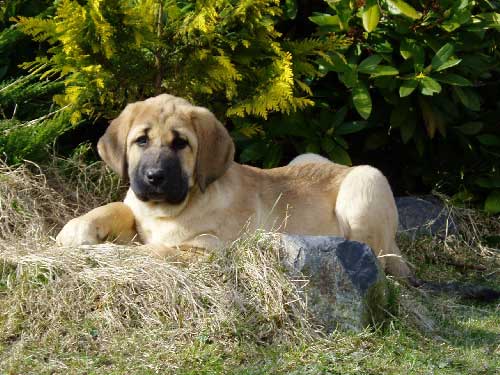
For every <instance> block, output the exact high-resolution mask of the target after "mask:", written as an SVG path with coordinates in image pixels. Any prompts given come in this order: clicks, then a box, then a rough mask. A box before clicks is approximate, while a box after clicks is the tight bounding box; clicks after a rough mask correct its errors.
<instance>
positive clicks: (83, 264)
mask: <svg viewBox="0 0 500 375" xmlns="http://www.w3.org/2000/svg"><path fill="white" fill-rule="evenodd" d="M66 167H67V168H68V169H69V172H70V173H68V171H64V170H63V173H61V172H60V171H61V169H60V168H57V169H53V168H52V166H50V167H49V168H48V170H47V172H45V173H42V171H41V170H40V169H39V168H38V167H37V166H35V165H25V166H21V167H18V168H15V169H13V168H9V167H7V166H5V165H2V166H1V167H0V179H1V180H2V184H1V185H0V214H1V218H0V238H1V239H2V241H1V242H0V260H1V264H0V267H2V268H1V275H0V280H1V284H0V293H1V294H0V296H1V298H0V311H1V312H2V316H1V324H0V337H3V338H4V343H5V342H11V343H17V344H18V345H29V344H33V343H37V345H51V344H50V343H53V342H57V343H58V344H57V345H58V346H59V347H60V348H63V349H64V350H73V349H75V348H76V347H78V345H79V342H80V341H81V337H80V336H81V335H83V336H88V337H87V338H86V339H89V338H90V339H91V338H92V335H99V336H100V337H101V338H108V339H109V338H111V337H112V336H113V335H115V334H117V333H119V332H127V330H129V329H135V328H139V329H141V328H147V329H148V330H152V331H156V330H161V331H163V332H165V331H168V332H169V334H170V336H171V339H172V340H178V339H179V337H182V338H183V339H184V340H187V341H189V340H190V338H194V337H197V336H198V335H199V334H200V332H203V333H204V334H206V335H208V336H209V337H211V338H212V339H213V338H218V339H221V338H223V337H226V338H227V337H231V336H235V335H245V336H251V337H253V339H254V340H255V341H257V342H279V341H283V340H285V341H286V340H288V339H290V338H292V337H298V336H300V337H308V336H309V337H312V336H314V335H315V332H314V330H313V327H312V326H311V324H310V323H309V322H308V320H307V314H306V313H305V311H306V309H305V305H304V302H303V300H302V299H301V298H300V291H299V288H298V287H297V286H296V285H295V284H294V283H293V282H292V281H290V280H289V279H288V278H287V277H286V276H285V275H284V273H283V272H281V271H280V266H279V259H278V254H277V252H276V251H275V250H273V248H274V247H273V246H272V244H273V242H274V241H275V239H274V237H273V235H272V234H264V233H258V234H256V235H252V236H248V237H243V238H242V239H240V240H239V241H237V242H235V243H234V244H233V245H232V246H231V247H229V248H227V249H219V250H214V251H213V252H212V253H211V254H209V255H208V256H207V258H206V259H204V260H202V261H199V262H196V263H193V264H190V265H186V264H180V263H168V262H165V261H162V260H158V259H154V258H151V257H148V256H144V255H139V254H137V253H136V252H135V251H134V247H133V246H129V247H127V246H117V245H113V244H104V245H99V246H87V247H82V248H78V249H74V248H58V247H56V246H55V244H54V242H53V239H51V238H50V236H49V235H48V234H52V235H54V234H55V233H56V232H57V230H59V229H60V228H61V226H62V225H63V224H64V223H65V222H66V221H67V220H68V219H69V218H71V217H74V216H75V214H77V213H79V212H82V211H86V210H88V209H89V208H90V207H93V206H95V205H97V204H100V203H101V200H102V201H106V200H107V199H109V197H110V196H111V195H112V194H113V191H112V190H111V189H110V188H109V184H108V183H107V182H106V181H105V182H103V183H102V184H103V185H105V186H108V189H107V190H105V194H104V197H103V196H102V195H98V194H96V192H98V191H99V192H101V189H100V183H99V182H97V183H96V182H95V181H96V180H95V178H92V176H95V174H99V173H101V172H100V168H101V166H100V165H95V166H94V167H91V168H89V167H87V166H86V167H85V168H86V169H85V170H84V171H83V172H82V171H80V170H79V166H78V165H75V164H74V163H73V164H71V165H69V166H68V165H67V166H66ZM92 168H97V171H95V170H92ZM56 171H57V173H56ZM75 175H78V176H80V177H79V178H80V180H75V179H74V176H75ZM89 175H90V176H91V177H89V178H87V177H86V176H89ZM68 176H69V179H70V180H71V179H72V183H73V184H74V186H76V187H77V188H76V190H75V189H72V188H69V187H68V186H69V185H68V184H67V183H66V182H65V183H62V182H63V181H67V180H68ZM104 176H105V177H102V179H104V178H107V179H109V177H107V176H108V175H107V174H105V175H104ZM89 180H91V181H94V182H93V183H92V184H91V185H88V181H89ZM89 186H90V189H87V188H88V187H89ZM114 186H117V185H114ZM96 196H97V197H100V198H96ZM276 248H277V247H276ZM256 249H259V250H260V251H256ZM68 324H69V326H70V327H71V326H72V327H88V330H87V331H86V332H83V333H82V332H81V329H76V330H74V331H73V330H71V329H69V328H68ZM14 348H16V345H13V346H12V347H11V349H12V350H10V351H6V352H4V354H3V355H2V357H1V358H0V361H1V362H0V363H4V364H6V363H9V361H12V360H13V358H14V359H15V358H16V355H15V353H16V352H18V351H16V350H14ZM19 353H20V355H22V351H21V352H19Z"/></svg>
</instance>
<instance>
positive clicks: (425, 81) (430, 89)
mask: <svg viewBox="0 0 500 375" xmlns="http://www.w3.org/2000/svg"><path fill="white" fill-rule="evenodd" d="M420 87H421V91H422V94H424V95H430V96H432V95H434V94H439V93H440V92H441V85H440V84H439V82H437V81H435V80H434V79H432V78H431V77H423V78H421V79H420Z"/></svg>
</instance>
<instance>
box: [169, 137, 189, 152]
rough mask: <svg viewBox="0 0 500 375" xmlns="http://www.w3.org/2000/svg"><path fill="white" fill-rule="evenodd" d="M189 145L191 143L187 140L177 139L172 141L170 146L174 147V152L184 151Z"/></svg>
mask: <svg viewBox="0 0 500 375" xmlns="http://www.w3.org/2000/svg"><path fill="white" fill-rule="evenodd" d="M188 144H189V143H188V141H187V140H186V139H184V138H179V137H177V138H175V139H174V140H173V141H172V144H171V145H170V147H172V148H173V149H174V150H182V149H183V148H185V147H186V146H187V145H188Z"/></svg>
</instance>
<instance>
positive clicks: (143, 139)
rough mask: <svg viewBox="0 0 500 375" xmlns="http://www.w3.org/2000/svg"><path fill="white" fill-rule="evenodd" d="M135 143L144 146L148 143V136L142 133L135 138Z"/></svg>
mask: <svg viewBox="0 0 500 375" xmlns="http://www.w3.org/2000/svg"><path fill="white" fill-rule="evenodd" d="M135 143H137V144H138V145H139V146H146V145H147V144H148V137H147V136H145V135H142V136H140V137H139V138H137V139H136V140H135Z"/></svg>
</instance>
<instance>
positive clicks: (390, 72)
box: [370, 65, 399, 78]
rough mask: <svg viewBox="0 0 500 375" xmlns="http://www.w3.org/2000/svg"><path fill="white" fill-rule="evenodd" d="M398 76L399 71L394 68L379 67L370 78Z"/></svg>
mask: <svg viewBox="0 0 500 375" xmlns="http://www.w3.org/2000/svg"><path fill="white" fill-rule="evenodd" d="M398 74H399V71H398V70H397V69H396V68H394V67H392V66H387V65H378V66H376V67H375V68H374V69H373V72H372V73H371V76H370V77H371V78H375V77H380V76H395V75H398Z"/></svg>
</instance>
